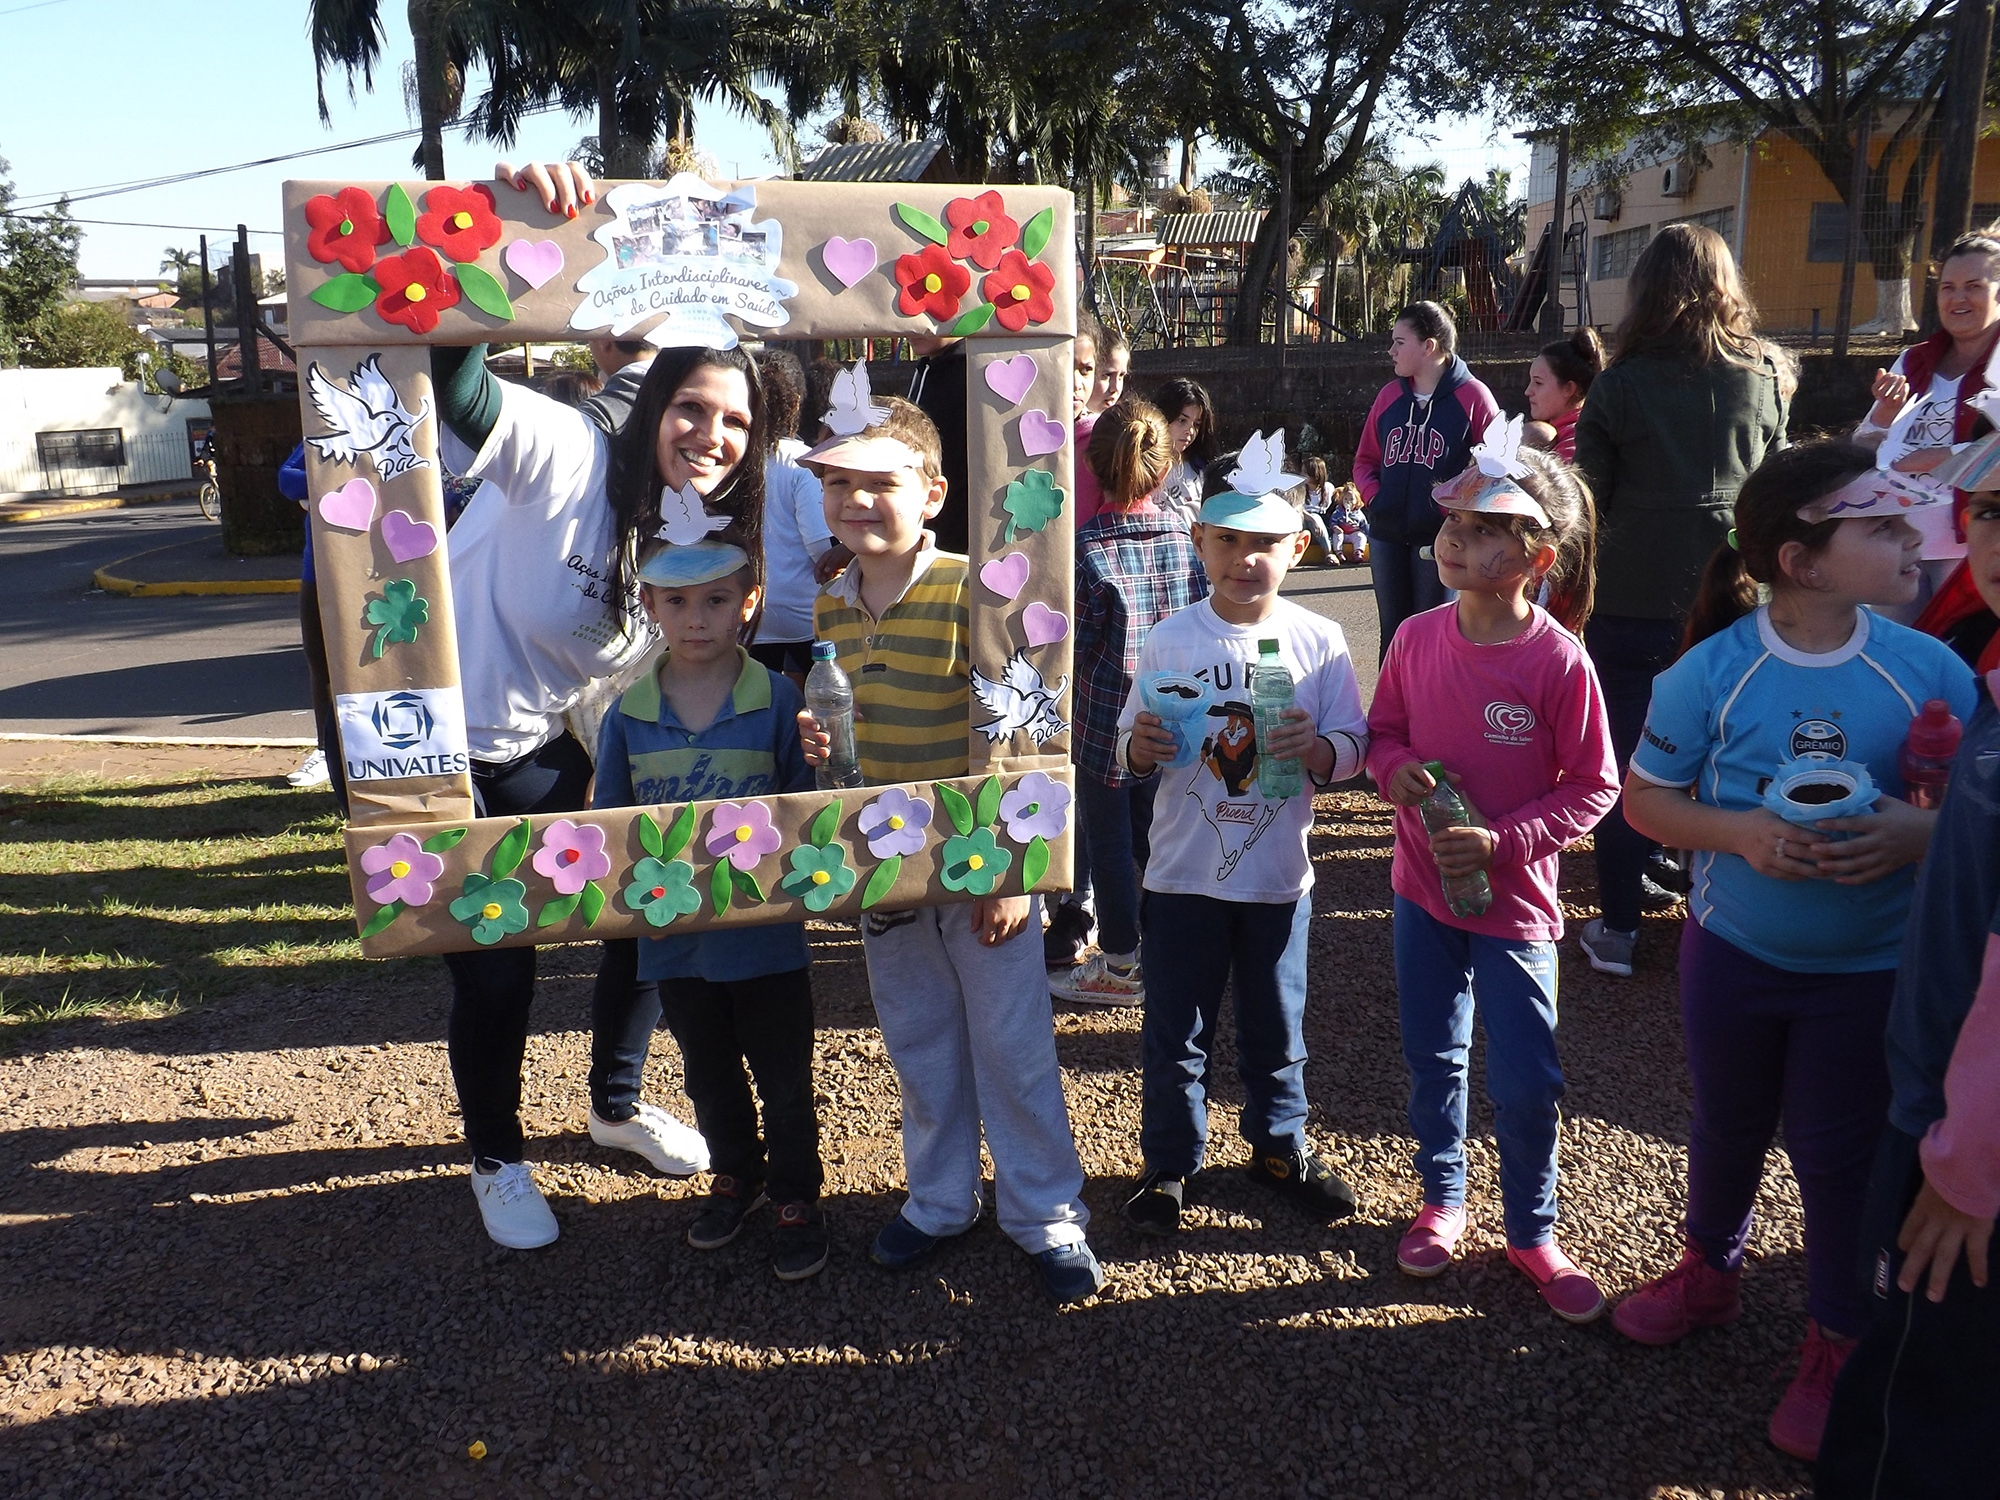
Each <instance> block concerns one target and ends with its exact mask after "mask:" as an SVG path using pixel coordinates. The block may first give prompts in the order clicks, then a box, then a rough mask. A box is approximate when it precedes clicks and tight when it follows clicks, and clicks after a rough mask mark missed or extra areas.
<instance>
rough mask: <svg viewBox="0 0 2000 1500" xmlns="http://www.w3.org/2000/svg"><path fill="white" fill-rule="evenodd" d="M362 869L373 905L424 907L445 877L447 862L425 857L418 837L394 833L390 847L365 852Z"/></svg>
mask: <svg viewBox="0 0 2000 1500" xmlns="http://www.w3.org/2000/svg"><path fill="white" fill-rule="evenodd" d="M361 868H362V870H363V871H364V872H366V874H367V876H368V899H369V900H370V901H374V902H377V903H379V904H380V905H382V906H387V905H388V904H389V903H390V902H391V901H400V902H402V903H403V905H405V906H422V905H424V904H425V903H426V902H427V901H429V900H430V899H431V882H432V881H433V880H436V879H437V878H438V876H440V875H442V874H444V861H443V860H441V859H439V858H438V857H437V856H436V855H435V854H427V853H425V852H424V846H423V845H422V844H420V843H418V842H417V840H416V838H415V836H413V835H411V834H407V833H393V834H391V835H389V842H388V843H386V844H377V845H376V846H375V847H374V848H373V849H364V850H362V851H361Z"/></svg>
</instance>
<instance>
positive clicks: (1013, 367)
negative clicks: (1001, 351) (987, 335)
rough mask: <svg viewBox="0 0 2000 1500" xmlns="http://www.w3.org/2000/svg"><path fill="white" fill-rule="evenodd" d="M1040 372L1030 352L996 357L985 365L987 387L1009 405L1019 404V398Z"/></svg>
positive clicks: (1025, 392) (1024, 393) (1025, 393)
mask: <svg viewBox="0 0 2000 1500" xmlns="http://www.w3.org/2000/svg"><path fill="white" fill-rule="evenodd" d="M1040 373H1041V372H1040V371H1039V370H1038V369H1037V368H1036V366H1035V356H1034V355H1032V354H1017V355H1015V356H1014V357H1013V358H1012V359H996V360H994V361H993V363H991V364H990V365H988V366H987V367H986V384H987V387H988V388H989V389H990V390H991V391H992V392H993V394H994V395H996V396H998V397H999V398H1000V399H1001V400H1002V401H1005V402H1006V403H1007V404H1008V405H1009V406H1019V405H1020V404H1021V398H1022V397H1023V396H1025V395H1027V394H1028V389H1029V387H1031V386H1032V385H1034V383H1035V376H1036V375H1038V374H1040Z"/></svg>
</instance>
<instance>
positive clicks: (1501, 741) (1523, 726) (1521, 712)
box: [1486, 703, 1535, 745]
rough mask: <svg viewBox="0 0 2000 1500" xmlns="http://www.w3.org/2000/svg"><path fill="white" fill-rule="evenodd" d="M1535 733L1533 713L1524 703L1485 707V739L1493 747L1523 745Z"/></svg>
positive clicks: (1491, 704)
mask: <svg viewBox="0 0 2000 1500" xmlns="http://www.w3.org/2000/svg"><path fill="white" fill-rule="evenodd" d="M1534 732H1535V711H1534V710H1533V709H1532V708H1529V707H1528V705H1527V704H1525V703H1489V704H1487V705H1486V738H1487V739H1488V740H1489V741H1490V742H1491V743H1493V744H1495V745H1525V744H1527V743H1528V737H1529V736H1530V735H1532V734H1533V733H1534Z"/></svg>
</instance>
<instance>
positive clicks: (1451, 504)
mask: <svg viewBox="0 0 2000 1500" xmlns="http://www.w3.org/2000/svg"><path fill="white" fill-rule="evenodd" d="M1521 428H1522V419H1521V418H1520V417H1515V418H1514V419H1513V420H1512V421H1509V422H1505V423H1499V422H1496V423H1492V424H1491V425H1489V426H1488V427H1487V429H1486V436H1485V437H1484V438H1482V439H1481V440H1480V441H1479V444H1478V445H1477V446H1476V447H1474V448H1473V450H1472V462H1471V463H1469V464H1467V465H1466V466H1465V470H1464V472H1462V473H1461V474H1459V475H1458V476H1457V477H1456V478H1454V479H1447V480H1446V481H1445V482H1444V483H1443V484H1440V485H1434V486H1432V488H1431V498H1432V499H1433V500H1435V501H1436V502H1437V503H1438V506H1439V508H1440V509H1443V510H1474V511H1479V512H1481V513H1483V514H1485V515H1500V516H1526V517H1528V519H1529V520H1531V521H1533V522H1534V523H1535V524H1536V525H1537V526H1546V525H1548V524H1549V513H1548V512H1547V511H1545V510H1543V509H1542V503H1541V501H1539V500H1537V499H1536V498H1535V497H1534V496H1533V495H1531V494H1529V493H1528V492H1527V491H1526V490H1524V489H1522V488H1521V484H1520V481H1521V480H1523V479H1525V478H1527V477H1528V466H1527V464H1526V463H1525V462H1523V461H1522V458H1521Z"/></svg>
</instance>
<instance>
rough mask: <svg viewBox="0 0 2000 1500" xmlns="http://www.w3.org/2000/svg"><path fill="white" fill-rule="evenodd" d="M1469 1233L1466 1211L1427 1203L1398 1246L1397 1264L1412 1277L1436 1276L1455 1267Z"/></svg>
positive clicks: (1460, 1208)
mask: <svg viewBox="0 0 2000 1500" xmlns="http://www.w3.org/2000/svg"><path fill="white" fill-rule="evenodd" d="M1464 1233H1465V1209H1464V1208H1463V1207H1462V1206H1461V1207H1459V1208H1439V1207H1438V1206H1437V1205H1436V1204H1435V1203H1426V1204H1425V1205H1424V1208H1423V1212H1422V1213H1420V1214H1418V1215H1417V1216H1416V1218H1414V1219H1412V1220H1411V1221H1410V1227H1409V1228H1408V1229H1406V1230H1404V1231H1403V1237H1402V1238H1401V1239H1400V1240H1398V1241H1397V1242H1396V1264H1397V1265H1399V1266H1401V1267H1402V1268H1403V1270H1404V1271H1405V1272H1407V1273H1408V1274H1409V1275H1411V1276H1435V1275H1437V1274H1438V1273H1439V1272H1440V1271H1442V1270H1444V1268H1445V1267H1446V1266H1449V1265H1450V1264H1451V1258H1452V1256H1453V1255H1455V1254H1456V1253H1457V1251H1458V1237H1459V1236H1460V1235H1462V1234H1464Z"/></svg>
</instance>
